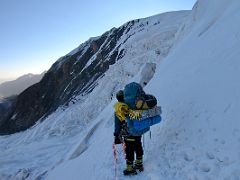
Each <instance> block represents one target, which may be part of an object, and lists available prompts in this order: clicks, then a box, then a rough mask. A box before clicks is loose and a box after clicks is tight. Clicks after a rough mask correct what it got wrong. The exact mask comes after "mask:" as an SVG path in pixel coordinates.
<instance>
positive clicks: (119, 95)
mask: <svg viewBox="0 0 240 180" xmlns="http://www.w3.org/2000/svg"><path fill="white" fill-rule="evenodd" d="M116 98H117V100H118V101H119V102H124V94H123V90H120V91H118V92H117V94H116Z"/></svg>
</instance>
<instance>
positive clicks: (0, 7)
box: [0, 0, 196, 83]
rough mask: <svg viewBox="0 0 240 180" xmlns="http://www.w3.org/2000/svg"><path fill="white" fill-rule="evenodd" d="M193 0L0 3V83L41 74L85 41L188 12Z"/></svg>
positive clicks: (9, 0)
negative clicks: (143, 20)
mask: <svg viewBox="0 0 240 180" xmlns="http://www.w3.org/2000/svg"><path fill="white" fill-rule="evenodd" d="M195 2H196V0H167V1H166V0H2V1H0V83H1V81H3V79H4V80H6V79H13V78H16V77H18V76H20V75H23V74H26V73H35V74H36V73H41V72H43V71H44V70H48V69H49V68H50V66H51V65H52V64H53V63H54V62H55V61H56V60H57V59H58V58H59V57H61V56H63V55H65V54H67V53H68V52H70V51H71V50H72V49H74V48H76V47H77V46H79V45H80V44H81V43H83V42H84V41H86V40H87V39H88V38H89V37H95V36H99V35H101V34H102V33H104V32H105V31H107V30H109V29H111V28H112V27H119V26H121V25H122V24H124V23H125V22H127V21H129V20H133V19H138V18H143V17H148V16H151V15H155V14H159V13H162V12H168V11H174V10H186V9H192V7H193V5H194V3H195Z"/></svg>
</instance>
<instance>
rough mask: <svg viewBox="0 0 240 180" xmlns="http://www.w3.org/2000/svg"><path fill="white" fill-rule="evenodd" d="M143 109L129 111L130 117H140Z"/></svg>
mask: <svg viewBox="0 0 240 180" xmlns="http://www.w3.org/2000/svg"><path fill="white" fill-rule="evenodd" d="M141 112H142V111H141V110H135V111H134V110H130V111H129V118H130V119H140V118H141Z"/></svg>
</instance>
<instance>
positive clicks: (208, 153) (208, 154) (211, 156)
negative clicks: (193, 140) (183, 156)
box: [206, 152, 215, 160]
mask: <svg viewBox="0 0 240 180" xmlns="http://www.w3.org/2000/svg"><path fill="white" fill-rule="evenodd" d="M206 156H207V158H208V159H210V160H211V159H214V158H215V156H214V154H213V153H211V152H206Z"/></svg>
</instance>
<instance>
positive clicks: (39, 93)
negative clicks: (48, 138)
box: [0, 26, 125, 134]
mask: <svg viewBox="0 0 240 180" xmlns="http://www.w3.org/2000/svg"><path fill="white" fill-rule="evenodd" d="M124 30H125V26H122V27H120V28H118V29H116V28H114V29H112V30H110V31H108V32H106V33H104V34H103V35H102V36H100V37H98V38H91V39H89V40H88V41H87V42H85V43H84V44H82V45H81V46H80V47H79V48H78V49H77V51H75V52H74V53H69V54H68V55H66V56H64V57H62V58H60V59H59V60H58V61H57V62H56V63H55V64H53V65H52V67H51V68H50V70H49V71H48V72H47V73H46V74H45V75H44V77H43V78H42V80H41V81H40V82H39V83H37V84H34V85H33V86H31V87H29V88H28V89H26V90H25V91H23V92H22V93H21V94H20V95H19V96H18V97H17V99H16V101H15V102H14V103H13V104H12V106H11V108H10V107H9V108H8V109H7V110H6V109H5V110H4V111H7V112H8V113H7V117H6V116H4V117H3V118H2V122H4V123H2V124H1V126H0V134H10V133H15V132H18V131H22V130H25V129H27V128H29V127H31V126H32V125H33V124H34V123H35V122H36V121H38V120H39V119H41V118H44V117H46V116H47V115H49V114H50V113H51V112H53V111H54V110H56V109H57V108H58V107H59V106H61V105H68V102H69V101H70V100H71V99H72V98H73V97H75V96H77V95H79V94H88V93H90V92H91V91H92V90H93V88H94V87H95V85H96V83H97V81H96V80H97V79H98V78H101V77H102V76H103V75H104V73H105V72H106V71H107V70H108V68H109V66H110V65H111V64H114V63H115V62H116V60H117V56H118V55H119V54H120V53H119V52H118V48H119V47H117V46H116V45H117V42H118V40H119V38H120V37H121V36H122V35H123V32H124Z"/></svg>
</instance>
